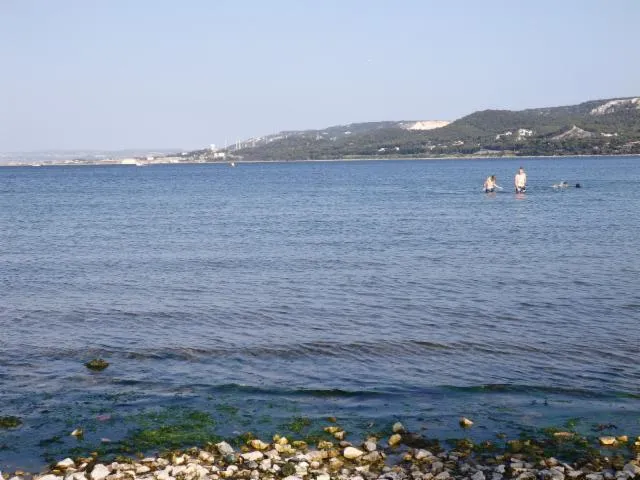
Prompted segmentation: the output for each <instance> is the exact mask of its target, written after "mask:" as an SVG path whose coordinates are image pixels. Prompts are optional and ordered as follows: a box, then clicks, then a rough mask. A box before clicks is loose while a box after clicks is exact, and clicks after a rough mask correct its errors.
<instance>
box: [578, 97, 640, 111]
mask: <svg viewBox="0 0 640 480" xmlns="http://www.w3.org/2000/svg"><path fill="white" fill-rule="evenodd" d="M634 105H635V107H636V108H637V109H638V110H640V97H635V98H624V99H620V100H611V101H609V102H607V103H604V104H602V105H600V106H599V107H596V108H594V109H593V110H591V112H589V113H590V114H591V115H606V114H607V113H613V112H615V111H616V110H618V109H619V108H621V107H632V106H634Z"/></svg>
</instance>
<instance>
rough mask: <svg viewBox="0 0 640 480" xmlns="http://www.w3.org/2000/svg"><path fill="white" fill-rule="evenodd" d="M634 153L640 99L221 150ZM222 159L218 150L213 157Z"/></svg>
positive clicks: (327, 133) (339, 131) (295, 136)
mask: <svg viewBox="0 0 640 480" xmlns="http://www.w3.org/2000/svg"><path fill="white" fill-rule="evenodd" d="M416 127H417V128H416ZM425 128H426V129H425ZM638 153H640V97H631V98H617V99H606V100H594V101H589V102H585V103H581V104H579V105H571V106H562V107H548V108H533V109H527V110H521V111H510V110H483V111H479V112H474V113H472V114H470V115H467V116H465V117H462V118H460V119H458V120H456V121H454V122H451V123H448V122H438V121H400V122H394V121H386V122H368V123H353V124H349V125H339V126H333V127H328V128H325V129H322V130H304V131H285V132H279V133H277V134H273V135H267V136H264V137H258V138H252V139H248V140H246V141H243V142H241V143H239V144H238V145H234V146H233V147H231V148H228V149H226V150H225V151H224V154H225V156H226V158H227V159H228V158H236V159H243V160H313V159H339V158H358V157H364V158H379V157H382V158H384V157H438V156H458V155H460V156H465V155H474V156H475V155H576V154H611V155H615V154H638ZM213 156H214V153H213V152H208V151H204V150H202V151H198V152H191V153H190V154H189V157H197V158H198V159H199V161H208V160H214V159H213ZM221 157H222V156H221V153H220V152H218V153H217V156H216V158H217V159H220V158H221Z"/></svg>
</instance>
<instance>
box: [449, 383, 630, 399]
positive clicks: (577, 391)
mask: <svg viewBox="0 0 640 480" xmlns="http://www.w3.org/2000/svg"><path fill="white" fill-rule="evenodd" d="M444 388H445V389H447V390H449V391H452V392H460V393H508V394H534V393H537V394H546V395H562V396H568V397H578V398H603V399H604V398H631V399H640V394H635V393H630V392H617V391H613V390H598V391H595V390H591V389H583V388H570V387H554V386H546V385H519V384H502V383H497V384H484V385H473V386H463V387H460V386H453V385H451V386H446V387H444Z"/></svg>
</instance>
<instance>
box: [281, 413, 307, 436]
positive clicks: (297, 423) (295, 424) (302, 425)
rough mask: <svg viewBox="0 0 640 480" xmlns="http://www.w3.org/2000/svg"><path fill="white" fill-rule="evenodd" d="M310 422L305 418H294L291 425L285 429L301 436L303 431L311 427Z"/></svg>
mask: <svg viewBox="0 0 640 480" xmlns="http://www.w3.org/2000/svg"><path fill="white" fill-rule="evenodd" d="M311 423H312V422H311V420H310V419H309V418H307V417H294V418H293V419H292V420H291V423H289V424H288V425H286V426H285V427H286V428H287V429H288V430H290V431H291V432H293V433H297V434H301V433H302V431H303V430H305V429H308V428H309V427H310V426H311Z"/></svg>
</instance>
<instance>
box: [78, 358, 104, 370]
mask: <svg viewBox="0 0 640 480" xmlns="http://www.w3.org/2000/svg"><path fill="white" fill-rule="evenodd" d="M84 366H85V367H87V368H88V369H89V370H93V371H94V372H101V371H102V370H104V369H105V368H107V367H108V366H109V362H107V361H106V360H103V359H102V358H94V359H93V360H90V361H88V362H87V363H85V364H84Z"/></svg>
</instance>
